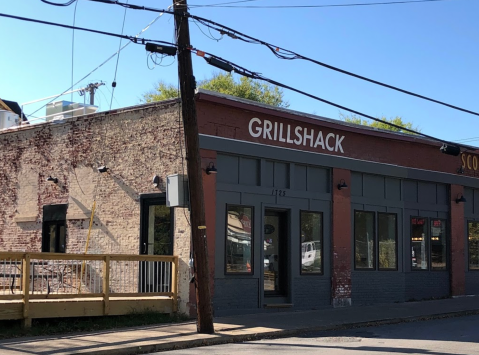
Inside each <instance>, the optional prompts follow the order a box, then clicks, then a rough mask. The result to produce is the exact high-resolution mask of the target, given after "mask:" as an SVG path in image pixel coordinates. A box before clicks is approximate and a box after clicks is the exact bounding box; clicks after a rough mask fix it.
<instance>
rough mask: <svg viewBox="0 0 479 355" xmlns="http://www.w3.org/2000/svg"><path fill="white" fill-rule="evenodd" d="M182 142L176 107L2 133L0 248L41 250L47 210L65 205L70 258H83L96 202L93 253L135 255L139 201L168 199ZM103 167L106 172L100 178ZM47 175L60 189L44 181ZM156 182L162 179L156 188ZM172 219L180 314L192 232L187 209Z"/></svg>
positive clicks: (180, 169)
mask: <svg viewBox="0 0 479 355" xmlns="http://www.w3.org/2000/svg"><path fill="white" fill-rule="evenodd" d="M180 138H181V140H180ZM180 142H183V129H182V123H181V121H180V122H178V105H177V104H176V103H172V102H169V103H156V104H150V105H145V106H141V107H135V108H128V109H122V110H117V111H113V112H108V113H99V114H95V115H90V116H86V117H81V118H74V119H68V120H66V122H65V123H58V122H49V123H42V124H38V125H31V126H25V127H22V128H20V129H17V130H9V131H3V132H0V146H1V147H2V149H1V150H0V189H1V193H0V249H1V250H2V251H24V250H25V251H40V250H41V235H42V220H43V215H42V212H43V206H44V205H49V204H59V203H61V204H68V209H67V216H66V217H67V245H66V251H67V252H68V253H79V252H84V251H85V245H86V237H87V233H88V225H89V219H90V213H91V212H90V211H91V208H92V204H93V201H94V200H96V211H95V218H94V223H93V228H92V231H91V237H90V244H89V250H88V252H89V253H131V254H138V251H139V232H140V203H139V200H140V194H143V193H158V192H164V191H165V184H166V176H167V175H170V174H175V173H179V174H182V173H186V163H185V162H184V161H182V160H183V157H184V156H185V151H184V148H183V149H182V150H180V144H181V143H180ZM101 165H107V166H108V167H109V168H110V170H109V173H103V174H100V173H98V171H97V167H98V166H101ZM50 175H51V176H53V177H56V178H58V184H54V183H51V182H47V181H46V178H47V177H48V176H50ZM154 175H158V176H160V177H161V179H162V181H161V183H160V186H159V188H155V187H154V186H153V184H152V178H153V176H154ZM175 212H176V215H175V236H174V243H175V244H174V253H175V254H176V255H178V256H180V275H179V279H180V289H179V292H180V298H181V300H180V309H181V310H182V311H186V303H187V302H188V298H189V295H188V293H189V286H188V281H189V275H188V272H189V270H188V259H189V251H190V244H189V243H190V227H189V224H188V222H187V218H186V216H185V213H184V211H183V209H180V208H177V209H175ZM185 280H186V282H184V281H185ZM185 285H186V286H185Z"/></svg>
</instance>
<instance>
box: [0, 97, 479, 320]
mask: <svg viewBox="0 0 479 355" xmlns="http://www.w3.org/2000/svg"><path fill="white" fill-rule="evenodd" d="M196 102H197V114H198V122H199V132H200V147H201V156H202V167H203V184H204V191H205V209H206V221H207V231H208V233H207V237H208V248H209V250H208V253H209V261H210V272H211V280H210V282H211V284H212V292H213V308H214V311H215V314H216V315H224V314H233V313H236V314H237V313H246V312H261V311H267V310H268V309H274V308H278V307H281V308H284V307H291V308H292V309H295V310H299V309H305V310H306V309H312V308H321V307H330V306H342V305H350V304H371V303H380V302H381V303H384V302H404V301H408V300H411V299H416V300H420V299H428V298H438V297H448V296H456V295H465V294H477V293H479V273H478V270H479V179H478V178H477V176H478V173H477V170H478V157H477V155H475V153H474V151H473V150H471V151H469V152H465V153H463V154H462V155H460V156H450V155H445V154H441V153H440V151H439V148H440V146H441V144H440V143H438V142H435V141H431V140H427V139H424V138H421V137H418V136H412V135H404V134H397V133H392V132H386V131H381V130H377V129H372V128H368V127H363V126H357V125H353V124H348V123H344V122H340V121H337V120H331V119H327V118H323V117H318V116H313V115H308V114H305V113H301V112H295V111H291V110H285V109H279V108H275V107H271V106H267V105H263V104H260V103H255V102H250V101H247V100H241V99H237V98H232V97H229V96H226V95H220V94H214V93H211V92H206V91H200V92H199V93H198V94H197V96H196ZM182 134H183V133H182V128H181V119H180V113H179V104H178V102H177V101H175V100H172V101H166V102H160V103H153V104H146V105H141V106H137V107H131V108H126V109H122V110H117V111H110V112H106V113H101V114H95V115H90V116H85V117H80V118H75V119H68V120H66V121H65V122H55V121H54V122H49V123H45V124H40V125H31V126H30V127H26V128H20V129H18V130H16V131H9V132H5V133H0V141H1V142H2V151H1V153H0V155H1V157H2V159H1V163H0V164H1V169H0V183H1V184H2V195H1V197H0V199H1V201H0V202H1V207H0V245H1V246H2V248H3V249H6V250H35V251H39V250H44V251H47V250H48V251H58V252H64V251H66V252H69V253H76V252H83V251H84V243H85V239H86V237H85V236H86V231H87V229H88V218H89V215H90V209H91V205H92V202H93V200H95V201H96V203H97V211H96V212H95V224H94V228H93V234H92V245H91V247H90V252H98V253H160V252H161V253H173V254H175V255H179V256H180V260H181V262H180V278H179V283H180V285H179V290H180V293H179V294H180V298H181V301H180V310H182V311H183V312H188V311H190V312H193V305H194V299H195V297H194V290H193V289H192V288H191V285H190V284H189V276H190V274H189V268H188V260H189V256H190V234H189V228H190V227H189V225H188V218H187V215H188V214H187V211H186V210H185V209H183V208H174V209H168V208H166V207H165V206H164V204H165V194H164V193H165V189H166V188H165V184H164V181H165V178H166V176H167V175H170V174H183V173H184V172H185V170H186V169H185V168H186V167H185V166H184V165H185V160H184V156H185V153H184V148H183V146H184V144H183V143H182V137H183V136H182ZM101 166H107V167H108V168H109V170H108V173H106V174H101V173H99V172H98V170H97V168H98V167H101ZM213 166H214V167H215V168H216V169H217V174H207V170H208V172H209V169H208V168H211V167H213ZM154 175H157V176H159V177H160V180H159V186H158V187H155V186H153V185H152V177H153V176H154ZM48 177H52V178H57V179H58V182H57V183H52V182H51V181H46V180H47V178H48ZM464 200H465V201H464ZM58 206H64V207H58ZM151 206H159V207H154V211H156V212H154V213H158V215H159V217H162V218H163V219H161V218H160V220H161V221H162V223H163V224H165V223H166V224H167V225H168V228H166V229H167V230H169V231H170V232H169V234H168V236H169V238H170V239H168V238H167V239H166V240H167V242H166V244H165V243H163V244H162V246H161V247H160V246H158V247H156V246H150V244H149V240H148V239H147V237H145V235H147V234H148V225H149V224H148V222H147V221H148V220H149V218H151V216H152V215H150V214H149V213H153V212H151V211H152V207H151ZM62 208H63V209H62ZM62 214H63V215H62ZM58 216H62V218H63V217H64V222H65V224H64V226H65V229H64V232H63V233H64V234H61V233H60V234H61V235H62V236H63V235H64V237H60V238H58V239H57V241H55V243H56V244H55V243H53V242H52V241H51V240H49V239H48V238H49V237H48V230H49V229H48V228H46V226H47V227H49V228H50V227H51V226H57V227H58V226H59V227H58V228H61V226H62V225H63V224H61V221H62V220H61V219H59V217H58ZM168 218H169V221H170V222H169V224H168V223H167V221H168ZM59 221H60V222H59ZM145 221H146V222H145ZM65 231H66V232H65ZM62 238H63V239H62ZM145 238H146V239H145ZM50 239H51V238H50ZM62 240H64V241H65V243H62ZM145 243H146V244H145ZM63 245H64V246H63Z"/></svg>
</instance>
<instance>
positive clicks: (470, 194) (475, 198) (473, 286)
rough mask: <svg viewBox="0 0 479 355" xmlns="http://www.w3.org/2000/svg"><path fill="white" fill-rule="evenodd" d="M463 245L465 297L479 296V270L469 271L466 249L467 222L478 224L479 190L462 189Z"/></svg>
mask: <svg viewBox="0 0 479 355" xmlns="http://www.w3.org/2000/svg"><path fill="white" fill-rule="evenodd" d="M464 197H465V198H466V202H465V203H464V225H465V226H464V227H465V231H466V233H465V235H464V243H465V246H466V248H465V258H464V263H465V269H466V295H478V294H479V270H469V249H468V232H467V230H468V222H469V221H471V222H479V190H477V189H468V188H466V189H464Z"/></svg>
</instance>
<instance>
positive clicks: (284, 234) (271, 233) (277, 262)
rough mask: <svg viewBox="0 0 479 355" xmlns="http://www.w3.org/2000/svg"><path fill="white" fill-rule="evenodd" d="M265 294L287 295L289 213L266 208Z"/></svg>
mask: <svg viewBox="0 0 479 355" xmlns="http://www.w3.org/2000/svg"><path fill="white" fill-rule="evenodd" d="M263 233H264V241H263V242H264V271H263V273H264V274H263V276H264V278H263V280H264V281H263V288H264V296H265V297H271V296H283V297H285V296H287V290H288V257H287V239H288V213H287V211H284V210H283V211H281V210H275V209H266V210H265V215H264V232H263Z"/></svg>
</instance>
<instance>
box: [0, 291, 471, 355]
mask: <svg viewBox="0 0 479 355" xmlns="http://www.w3.org/2000/svg"><path fill="white" fill-rule="evenodd" d="M469 314H479V297H460V298H453V299H445V300H435V301H423V302H407V303H395V304H382V305H375V306H363V307H348V308H336V309H324V310H318V311H305V312H274V313H261V314H254V315H244V316H235V317H223V318H215V331H216V333H215V334H212V335H207V334H198V333H197V332H196V324H195V323H194V322H188V323H182V324H173V325H172V324H168V325H161V326H147V327H135V328H129V329H121V330H114V331H99V332H94V333H83V334H73V335H65V336H51V337H35V338H18V339H11V340H2V341H0V354H2V355H14V354H15V355H19V354H42V355H46V354H52V355H61V354H98V355H100V354H101V355H106V354H108V355H110V354H111V355H113V354H115V355H117V354H119V355H126V354H139V353H149V352H154V351H166V350H172V349H179V348H189V347H196V346H201V345H214V344H224V343H230V342H241V341H245V340H254V339H261V338H266V337H283V336H292V335H295V334H300V333H304V332H306V331H314V330H333V329H342V328H348V327H360V326H367V325H377V324H392V323H398V322H406V321H417V320H425V319H433V318H443V317H454V316H463V315H469Z"/></svg>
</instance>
